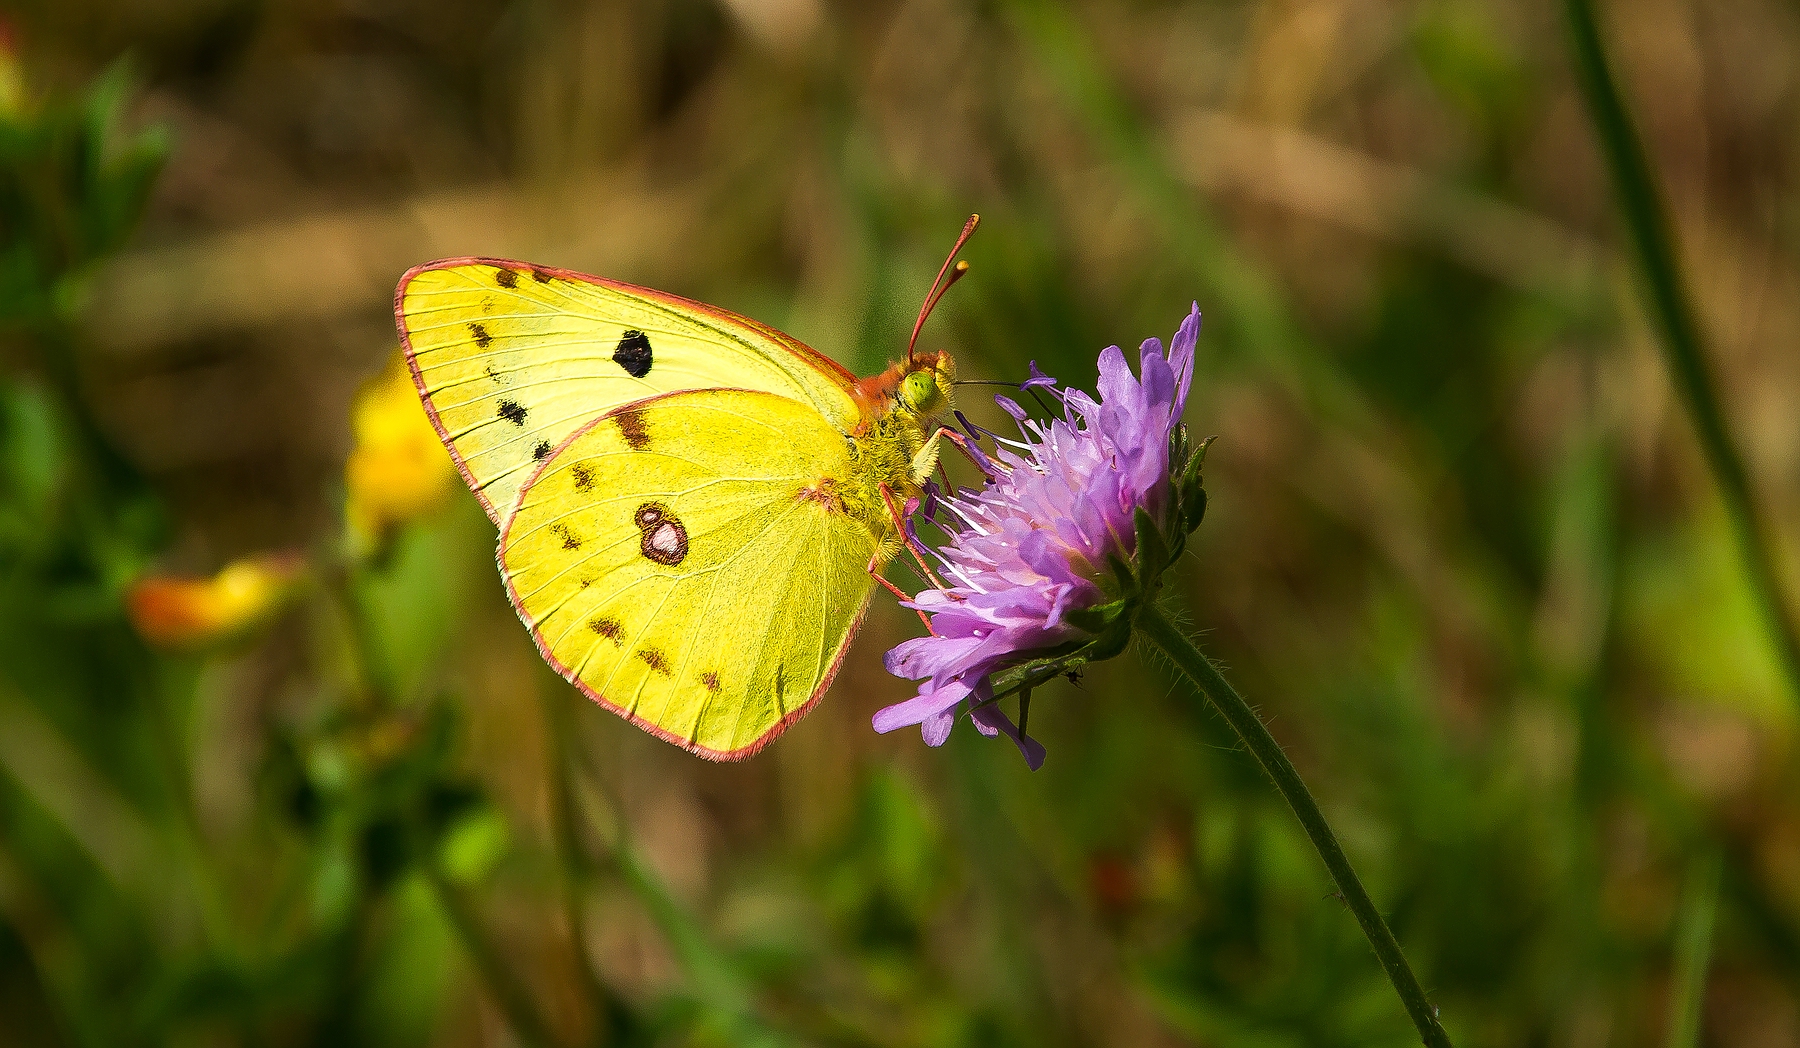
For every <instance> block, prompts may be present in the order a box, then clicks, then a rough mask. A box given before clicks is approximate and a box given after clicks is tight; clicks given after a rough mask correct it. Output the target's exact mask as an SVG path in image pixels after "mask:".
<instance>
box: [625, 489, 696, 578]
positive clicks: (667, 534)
mask: <svg viewBox="0 0 1800 1048" xmlns="http://www.w3.org/2000/svg"><path fill="white" fill-rule="evenodd" d="M631 521H632V523H634V524H636V525H637V527H638V530H639V531H641V532H643V534H644V538H643V541H642V542H640V543H639V544H638V549H639V551H640V552H642V553H643V554H644V556H645V557H646V558H648V559H650V560H653V561H655V562H656V563H658V564H663V565H667V566H668V567H671V568H672V567H674V566H675V565H677V564H680V563H681V562H682V561H684V560H686V559H687V554H688V537H687V528H686V527H685V526H684V525H683V524H682V523H681V519H680V518H679V517H676V516H675V515H674V514H673V513H670V512H669V511H668V509H667V508H666V507H664V506H663V505H661V504H660V503H656V502H646V503H644V504H643V505H641V506H639V507H638V508H637V512H636V513H634V514H632V515H631Z"/></svg>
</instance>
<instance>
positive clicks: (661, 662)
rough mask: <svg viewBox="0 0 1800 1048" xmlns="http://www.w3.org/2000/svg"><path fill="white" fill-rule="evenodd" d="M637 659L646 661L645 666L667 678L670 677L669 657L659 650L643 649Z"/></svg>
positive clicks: (639, 651)
mask: <svg viewBox="0 0 1800 1048" xmlns="http://www.w3.org/2000/svg"><path fill="white" fill-rule="evenodd" d="M637 657H638V658H640V659H643V660H644V665H646V666H648V667H650V668H651V669H653V670H655V671H656V672H658V673H660V674H662V675H663V676H665V677H667V676H668V675H669V657H668V656H667V655H664V654H663V653H662V652H661V651H660V650H659V649H657V648H641V649H639V650H638V653H637Z"/></svg>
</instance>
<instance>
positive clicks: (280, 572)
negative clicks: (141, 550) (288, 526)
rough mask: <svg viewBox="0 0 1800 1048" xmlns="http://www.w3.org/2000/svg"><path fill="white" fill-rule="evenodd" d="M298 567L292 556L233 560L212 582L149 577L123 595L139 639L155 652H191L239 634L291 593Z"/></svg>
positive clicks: (200, 579)
mask: <svg viewBox="0 0 1800 1048" xmlns="http://www.w3.org/2000/svg"><path fill="white" fill-rule="evenodd" d="M302 568H303V565H302V563H301V561H300V558H299V557H297V556H293V555H291V554H265V555H263V556H258V557H248V558H245V559H243V560H237V561H233V562H231V563H230V564H228V565H226V566H225V568H224V569H223V570H222V571H220V572H219V573H218V574H217V575H214V576H213V577H212V578H209V579H206V578H188V577H183V576H175V575H148V576H145V577H144V578H142V579H139V580H138V581H137V582H136V583H134V584H133V585H132V587H131V589H130V590H129V591H128V592H127V593H126V595H125V610H126V614H127V615H129V616H130V618H131V624H132V626H133V627H134V628H135V629H136V630H137V632H138V635H139V636H141V637H143V638H144V639H145V640H147V641H149V642H150V643H152V644H155V645H157V646H159V647H168V648H192V647H200V646H204V645H207V644H211V643H214V642H216V641H223V640H228V639H230V638H232V637H236V636H239V635H241V634H242V633H243V632H244V631H245V630H247V629H249V628H250V627H251V626H253V625H255V624H256V623H258V622H262V621H263V620H265V619H267V618H268V617H269V616H270V615H271V614H273V613H274V611H275V610H276V609H277V608H279V607H280V606H281V605H282V603H283V602H284V601H285V600H286V599H287V598H288V596H289V595H290V594H292V593H293V591H294V584H295V582H296V580H298V579H299V577H300V573H301V571H302Z"/></svg>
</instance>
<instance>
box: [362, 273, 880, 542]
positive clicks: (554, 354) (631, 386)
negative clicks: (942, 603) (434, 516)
mask: <svg viewBox="0 0 1800 1048" xmlns="http://www.w3.org/2000/svg"><path fill="white" fill-rule="evenodd" d="M394 305H395V314H396V316H397V317H398V319H399V322H400V333H401V340H402V343H403V346H404V348H405V350H406V356H407V360H408V362H409V364H410V365H411V367H412V372H413V377H414V381H415V382H416V383H417V384H418V387H419V393H420V396H421V397H422V398H423V399H424V401H425V405H426V410H427V411H428V412H429V413H430V415H431V417H432V421H433V424H434V425H436V426H437V428H438V432H439V433H440V434H441V435H442V436H443V438H444V442H445V443H446V444H447V445H448V446H449V447H450V450H451V454H452V455H453V456H454V457H455V459H456V461H457V465H458V466H459V467H460V468H461V469H462V472H463V476H464V478H465V479H466V480H467V481H468V482H469V486H470V487H471V488H472V489H474V491H475V494H476V495H477V497H479V498H480V500H481V503H482V505H483V507H485V508H486V509H487V511H488V516H490V517H492V518H493V520H494V521H495V523H504V521H505V519H506V517H507V515H508V513H509V512H510V511H511V509H512V506H513V503H514V501H515V500H516V498H517V495H518V491H519V488H520V486H521V485H522V484H523V483H524V482H525V480H526V478H527V477H529V476H530V475H531V474H532V472H533V471H534V470H535V469H536V468H537V466H538V465H539V464H540V463H541V462H543V460H544V459H546V458H548V457H549V455H550V454H551V452H552V451H554V450H555V449H556V448H557V447H558V446H559V445H560V444H561V443H562V442H563V441H564V440H565V439H566V438H567V437H568V436H569V435H570V434H571V433H574V432H575V431H576V430H577V429H580V428H581V427H582V426H583V425H586V424H587V423H589V422H591V421H592V420H593V419H594V418H596V417H597V416H599V415H602V414H604V413H606V412H607V411H610V410H612V409H613V408H616V407H619V406H620V405H622V404H628V403H631V402H633V401H637V400H641V399H643V398H645V397H650V396H654V395H656V394H658V393H666V392H670V391H672V390H681V389H705V388H713V387H726V388H734V389H748V390H761V391H765V392H769V393H777V394H780V395H782V396H784V397H787V398H790V399H792V400H795V401H798V402H799V403H800V404H802V405H806V406H809V407H810V408H811V409H812V410H813V411H814V412H815V413H816V414H819V415H821V416H823V418H824V419H825V420H827V421H829V422H831V423H833V424H836V425H838V426H839V427H840V428H842V429H844V430H848V429H849V428H851V427H852V426H853V425H854V421H855V418H856V412H857V408H856V406H855V403H854V401H852V400H851V398H850V394H849V390H850V388H851V386H852V385H853V384H854V378H853V376H851V375H850V373H849V372H847V371H845V370H844V369H843V368H842V367H840V366H839V365H838V364H837V363H836V362H834V361H832V360H831V359H830V358H828V357H825V356H822V355H820V354H818V353H816V352H814V351H813V350H811V349H809V348H807V347H806V346H805V345H804V344H803V343H801V342H799V341H798V340H796V339H793V338H790V337H788V336H787V335H784V334H782V333H781V332H779V331H776V330H774V329H773V328H769V327H766V326H764V325H761V324H758V323H756V322H755V321H752V320H749V319H747V318H744V317H740V316H737V315H736V314H733V313H730V312H727V311H725V310H722V309H718V308H716V307H713V306H708V305H704V304H702V303H699V302H693V301H690V300H688V299H684V298H679V297H677V296H674V295H667V294H664V293H662V292H659V291H652V290H650V289H647V288H639V287H635V286H633V285H630V284H624V283H620V282H618V281H610V280H605V279H602V278H599V277H590V276H585V275H582V274H579V273H572V272H568V271H566V270H560V269H548V268H546V267H543V266H533V265H528V264H525V263H521V262H508V261H504V260H499V259H455V260H449V261H444V262H432V263H428V264H426V265H424V266H420V267H418V268H417V269H415V270H413V271H412V272H410V273H408V274H407V275H406V276H405V277H404V278H402V280H401V282H400V287H399V289H398V291H396V293H395V303H394ZM834 439H841V438H834Z"/></svg>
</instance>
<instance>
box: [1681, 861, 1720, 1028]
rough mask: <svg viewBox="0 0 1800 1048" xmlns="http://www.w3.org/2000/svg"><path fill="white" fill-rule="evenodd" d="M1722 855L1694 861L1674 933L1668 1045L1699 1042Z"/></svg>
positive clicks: (1717, 907) (1710, 958)
mask: <svg viewBox="0 0 1800 1048" xmlns="http://www.w3.org/2000/svg"><path fill="white" fill-rule="evenodd" d="M1720 866H1721V857H1720V855H1719V853H1718V852H1709V853H1707V854H1705V855H1702V856H1700V857H1699V858H1696V859H1695V860H1694V864H1693V866H1692V868H1691V870H1690V872H1689V874H1688V886H1687V898H1686V900H1685V902H1684V904H1683V906H1682V914H1681V920H1680V924H1679V926H1678V927H1677V929H1676V933H1675V999H1674V1001H1673V1002H1672V1003H1671V1005H1670V1008H1669V1048H1694V1046H1695V1045H1697V1044H1699V1043H1700V1014H1701V1010H1702V1005H1704V1004H1705V1002H1706V969H1707V967H1708V966H1709V964H1710V963H1711V961H1712V940H1713V921H1714V918H1715V917H1716V916H1717V914H1718V910H1719V874H1720Z"/></svg>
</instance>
